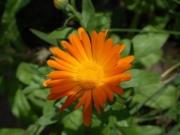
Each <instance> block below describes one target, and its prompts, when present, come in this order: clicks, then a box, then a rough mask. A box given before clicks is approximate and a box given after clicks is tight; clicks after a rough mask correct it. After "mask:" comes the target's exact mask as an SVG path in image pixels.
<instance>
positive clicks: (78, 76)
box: [44, 28, 134, 125]
mask: <svg viewBox="0 0 180 135" xmlns="http://www.w3.org/2000/svg"><path fill="white" fill-rule="evenodd" d="M106 34H107V32H104V31H103V32H99V33H97V32H95V31H93V32H92V34H91V35H90V36H89V35H88V33H87V32H86V31H85V30H84V29H83V28H79V29H78V32H77V33H73V34H71V35H70V36H69V38H68V39H69V41H61V45H62V46H63V47H64V49H63V50H62V49H60V48H58V47H52V48H50V51H51V52H52V54H53V55H54V56H53V57H52V59H51V60H48V61H47V64H48V65H49V66H50V67H52V68H53V69H55V70H54V71H52V72H51V73H49V74H48V77H49V79H48V80H46V81H45V82H44V85H45V86H46V87H50V88H51V90H50V95H49V97H48V98H49V99H52V100H56V99H61V98H62V97H67V99H66V101H65V103H64V104H63V106H62V107H61V110H64V109H66V108H67V107H68V106H70V105H71V104H72V103H73V102H75V101H76V100H78V103H77V105H76V106H75V109H77V108H80V107H81V106H82V107H83V121H84V124H85V125H89V124H90V123H91V115H92V107H93V106H94V107H95V108H96V110H97V112H100V110H101V109H102V108H103V106H104V104H105V103H106V101H107V100H109V101H113V95H114V94H120V95H121V94H123V89H122V88H120V87H119V86H118V85H119V83H120V82H122V81H128V80H130V79H131V74H130V73H128V72H126V71H127V70H128V69H129V68H130V67H131V63H132V61H133V60H134V57H133V56H127V57H124V58H121V56H120V54H121V52H122V51H123V50H124V48H125V45H123V44H113V41H112V39H111V38H106Z"/></svg>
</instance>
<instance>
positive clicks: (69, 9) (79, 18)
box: [67, 4, 81, 21]
mask: <svg viewBox="0 0 180 135" xmlns="http://www.w3.org/2000/svg"><path fill="white" fill-rule="evenodd" d="M67 10H68V11H70V12H71V13H72V14H73V15H74V16H75V17H76V18H77V19H78V20H79V21H80V20H81V14H80V13H79V12H78V11H76V9H75V8H74V7H73V6H72V5H70V4H68V5H67Z"/></svg>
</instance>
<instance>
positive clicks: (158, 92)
mask: <svg viewBox="0 0 180 135" xmlns="http://www.w3.org/2000/svg"><path fill="white" fill-rule="evenodd" d="M175 79H176V76H173V77H171V80H168V82H166V83H164V85H163V86H162V87H161V88H160V89H159V90H157V91H156V92H154V93H153V94H152V95H151V96H150V97H148V98H147V99H146V100H145V101H144V102H142V103H140V104H138V105H137V106H135V107H134V108H133V109H132V110H130V114H131V115H134V114H136V113H137V112H138V111H139V110H140V109H141V108H142V107H143V106H144V105H145V104H146V103H147V102H149V101H150V100H152V99H153V98H155V97H156V96H157V95H159V94H160V93H161V92H162V91H163V90H164V88H165V87H166V86H167V85H169V83H171V82H172V81H173V80H175Z"/></svg>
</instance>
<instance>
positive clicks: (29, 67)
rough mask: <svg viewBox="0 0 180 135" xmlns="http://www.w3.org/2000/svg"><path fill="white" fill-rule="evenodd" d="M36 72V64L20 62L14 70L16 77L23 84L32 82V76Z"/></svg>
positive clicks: (35, 74)
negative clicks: (15, 70)
mask: <svg viewBox="0 0 180 135" xmlns="http://www.w3.org/2000/svg"><path fill="white" fill-rule="evenodd" d="M37 74H38V66H37V65H34V64H30V63H24V62H22V63H21V64H20V65H19V66H18V68H17V72H16V77H17V78H18V79H19V80H20V81H21V82H22V83H24V84H27V85H28V84H31V83H34V79H33V78H34V76H37Z"/></svg>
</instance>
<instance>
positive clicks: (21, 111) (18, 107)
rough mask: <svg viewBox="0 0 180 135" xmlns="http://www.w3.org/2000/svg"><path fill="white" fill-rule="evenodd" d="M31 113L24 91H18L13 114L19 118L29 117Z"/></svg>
mask: <svg viewBox="0 0 180 135" xmlns="http://www.w3.org/2000/svg"><path fill="white" fill-rule="evenodd" d="M30 111H31V106H30V104H29V102H28V100H27V98H26V97H25V95H24V94H23V93H22V90H17V92H16V95H15V98H14V103H13V107H12V112H13V114H14V115H15V116H17V117H28V116H29V114H30Z"/></svg>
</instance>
